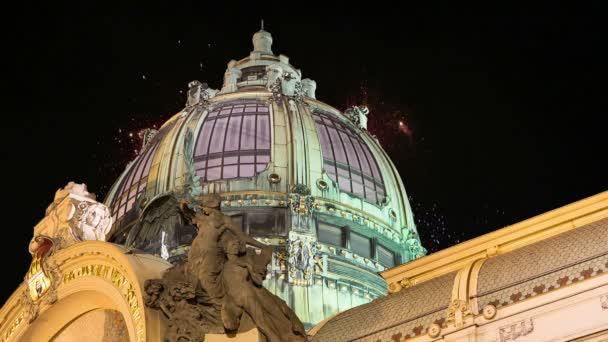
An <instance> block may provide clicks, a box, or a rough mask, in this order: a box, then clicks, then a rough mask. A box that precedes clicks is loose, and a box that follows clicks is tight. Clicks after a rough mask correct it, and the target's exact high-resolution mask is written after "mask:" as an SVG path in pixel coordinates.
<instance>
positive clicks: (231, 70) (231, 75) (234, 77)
mask: <svg viewBox="0 0 608 342" xmlns="http://www.w3.org/2000/svg"><path fill="white" fill-rule="evenodd" d="M241 74H242V73H241V70H240V69H239V68H237V67H236V61H235V60H234V59H233V60H231V61H230V62H228V68H227V69H226V73H224V85H223V86H222V93H232V92H235V91H237V90H238V87H237V85H236V84H237V82H238V81H239V78H241Z"/></svg>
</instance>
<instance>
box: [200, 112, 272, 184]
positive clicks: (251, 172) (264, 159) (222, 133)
mask: <svg viewBox="0 0 608 342" xmlns="http://www.w3.org/2000/svg"><path fill="white" fill-rule="evenodd" d="M204 120H205V122H204V123H203V126H202V128H201V130H200V132H199V133H198V137H197V140H196V148H195V152H194V165H195V168H196V174H197V175H198V176H199V177H201V179H202V180H203V181H214V180H219V179H230V178H239V177H253V176H255V175H256V174H258V173H259V172H261V171H263V170H264V169H265V168H266V166H267V165H268V163H269V162H270V113H269V109H268V105H267V104H265V103H264V102H261V101H256V100H242V101H234V102H227V103H222V104H216V105H214V108H213V110H212V111H211V112H209V114H208V115H207V117H206V118H205V119H204Z"/></svg>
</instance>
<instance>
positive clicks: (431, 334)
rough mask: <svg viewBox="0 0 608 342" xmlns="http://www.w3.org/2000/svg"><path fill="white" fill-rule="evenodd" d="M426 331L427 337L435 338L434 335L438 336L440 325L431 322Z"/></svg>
mask: <svg viewBox="0 0 608 342" xmlns="http://www.w3.org/2000/svg"><path fill="white" fill-rule="evenodd" d="M427 332H428V334H429V337H431V338H435V337H437V336H439V334H440V333H441V326H439V324H437V323H433V324H431V326H430V327H429V328H428V330H427Z"/></svg>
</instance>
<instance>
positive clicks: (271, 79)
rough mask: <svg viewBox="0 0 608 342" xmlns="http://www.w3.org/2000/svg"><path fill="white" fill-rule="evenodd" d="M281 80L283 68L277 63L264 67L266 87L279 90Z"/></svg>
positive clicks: (273, 90)
mask: <svg viewBox="0 0 608 342" xmlns="http://www.w3.org/2000/svg"><path fill="white" fill-rule="evenodd" d="M282 81H283V68H281V66H280V65H278V64H271V65H268V66H267V67H266V89H268V90H269V91H272V92H275V91H277V90H281V83H282Z"/></svg>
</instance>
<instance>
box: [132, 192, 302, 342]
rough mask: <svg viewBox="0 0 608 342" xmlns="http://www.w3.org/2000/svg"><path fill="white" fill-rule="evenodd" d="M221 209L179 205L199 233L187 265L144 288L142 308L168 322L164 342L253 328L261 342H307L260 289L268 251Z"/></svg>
mask: <svg viewBox="0 0 608 342" xmlns="http://www.w3.org/2000/svg"><path fill="white" fill-rule="evenodd" d="M219 204H220V198H219V196H217V195H204V196H201V197H199V198H198V199H197V200H196V202H195V203H194V209H191V207H192V205H191V204H189V203H188V202H182V203H181V204H180V209H181V210H182V212H183V213H184V216H185V217H186V218H188V219H190V220H191V221H192V223H193V224H194V225H195V226H197V227H198V234H197V236H196V238H195V239H194V241H193V242H192V246H191V248H190V251H189V254H188V259H187V261H185V263H183V264H178V265H176V266H174V267H172V268H170V269H168V270H167V271H166V272H165V273H164V274H163V277H162V279H149V280H147V281H146V283H145V285H144V288H145V292H146V298H145V299H146V305H148V306H149V307H152V308H156V309H160V310H161V311H162V312H163V313H164V314H165V315H166V316H167V318H168V319H169V322H168V325H169V329H167V335H166V336H165V337H166V340H168V341H178V340H179V341H182V340H183V341H201V340H202V339H204V336H205V334H207V333H223V332H235V331H246V330H248V329H250V328H251V327H252V323H253V324H254V325H255V326H256V327H257V328H258V330H259V331H260V333H261V334H260V335H261V338H262V340H263V341H268V342H275V341H276V342H278V341H305V340H306V332H305V330H304V326H303V325H302V323H301V322H300V320H299V319H298V318H297V317H296V315H295V314H294V313H293V311H292V310H291V309H290V308H289V307H288V306H287V304H285V302H284V301H282V300H281V299H280V298H278V297H277V296H275V295H273V294H272V293H270V292H269V291H268V290H266V289H265V288H264V287H263V286H262V281H263V279H264V277H265V276H266V267H267V264H268V263H269V262H270V259H271V255H272V249H271V247H269V246H267V245H265V244H263V243H261V242H259V241H257V240H255V239H253V238H251V237H250V236H248V235H246V234H245V233H243V232H242V231H241V230H240V229H238V228H237V227H235V226H233V225H232V222H231V220H230V218H229V217H228V216H226V215H224V214H222V213H221V211H220V210H219ZM248 245H249V246H252V247H254V248H257V249H259V250H260V253H259V254H258V253H257V252H256V250H254V249H253V248H250V247H247V246H248Z"/></svg>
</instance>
